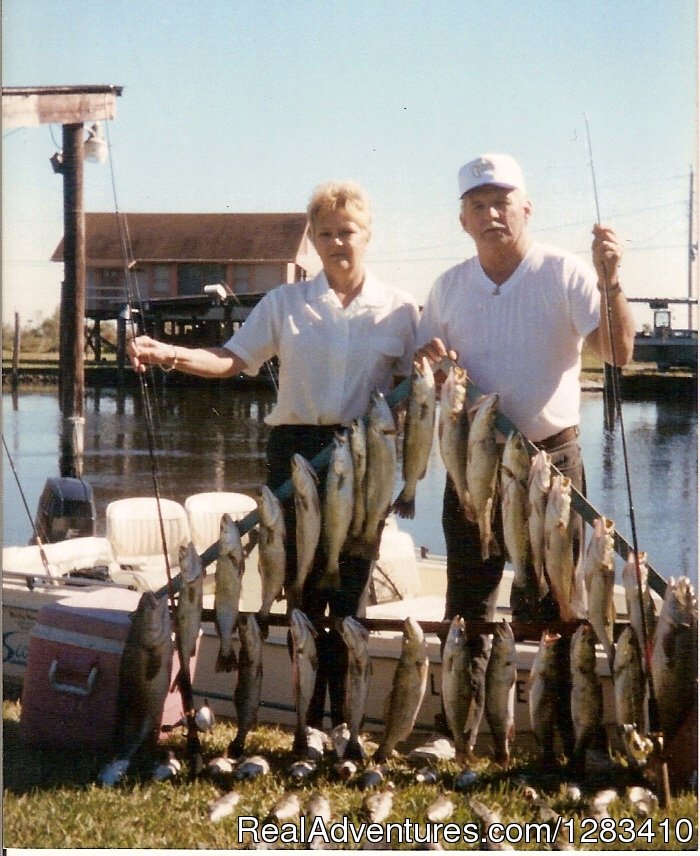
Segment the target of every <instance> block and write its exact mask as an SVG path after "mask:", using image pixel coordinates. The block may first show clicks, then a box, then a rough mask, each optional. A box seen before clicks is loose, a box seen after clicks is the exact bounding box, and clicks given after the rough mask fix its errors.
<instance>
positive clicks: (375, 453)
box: [362, 389, 396, 545]
mask: <svg viewBox="0 0 700 856" xmlns="http://www.w3.org/2000/svg"><path fill="white" fill-rule="evenodd" d="M395 470H396V423H395V422H394V417H393V416H392V413H391V409H390V408H389V405H388V404H387V401H386V399H385V398H384V396H383V395H382V393H381V392H380V391H379V390H378V389H375V390H373V392H372V394H371V397H370V406H369V412H368V416H367V476H366V478H367V488H366V505H365V526H364V529H363V532H362V540H363V541H364V542H365V543H366V544H370V545H376V544H377V541H378V539H379V536H380V531H381V526H382V524H383V523H384V520H385V518H386V516H387V514H388V513H389V511H390V510H391V500H392V496H393V493H394V472H395Z"/></svg>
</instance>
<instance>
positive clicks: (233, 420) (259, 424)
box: [3, 384, 698, 582]
mask: <svg viewBox="0 0 700 856" xmlns="http://www.w3.org/2000/svg"><path fill="white" fill-rule="evenodd" d="M272 403H273V394H272V393H271V392H268V391H266V390H260V389H253V388H245V389H231V388H228V389H224V388H221V387H218V386H217V385H214V384H212V385H210V386H208V385H204V386H202V387H196V388H190V389H184V390H183V389H177V390H174V389H170V390H167V393H166V394H165V395H161V397H160V398H159V400H158V402H157V405H156V406H155V407H154V411H155V413H156V420H155V421H156V429H155V433H156V446H157V448H158V449H159V450H160V451H159V452H158V457H157V465H156V469H157V474H158V480H159V485H160V494H161V496H162V497H167V498H170V499H175V500H177V501H179V502H184V500H185V498H186V497H187V496H188V495H189V494H192V493H198V492H201V491H208V490H242V491H245V490H246V489H247V488H250V487H251V486H252V485H253V484H256V483H259V482H261V481H263V480H264V477H265V458H264V450H265V442H266V437H267V431H268V429H267V426H266V425H265V423H264V421H263V420H264V417H265V415H266V414H267V413H269V411H270V409H271V407H272ZM3 405H4V407H3V432H4V436H5V441H6V443H7V445H8V448H9V451H10V455H11V456H12V460H13V462H14V464H15V468H16V470H17V474H18V477H19V481H20V483H21V486H22V490H23V492H24V495H25V497H26V501H27V505H28V506H29V510H30V513H31V515H32V516H34V515H35V513H36V507H37V501H38V499H39V495H40V493H41V490H42V488H43V485H44V482H45V480H46V478H47V477H49V476H56V475H58V474H59V472H58V459H59V436H60V421H61V420H60V414H59V412H58V399H57V395H56V393H55V392H53V391H51V392H26V393H25V392H22V393H21V394H20V395H19V396H18V397H17V398H16V399H15V403H13V399H12V396H11V395H9V394H7V395H3ZM602 406H603V405H602V399H601V396H600V395H597V394H584V397H583V404H582V424H581V443H582V446H583V450H584V459H585V463H586V474H587V479H588V497H589V499H590V501H591V502H592V504H593V505H594V506H595V507H596V508H597V509H598V510H599V511H601V512H602V513H604V514H605V515H606V516H608V517H611V518H613V519H614V520H615V523H616V526H617V528H618V530H619V531H620V533H621V534H622V535H623V536H624V537H625V538H627V540H628V541H630V542H631V540H632V539H631V526H630V516H629V502H628V493H627V483H626V479H625V470H624V463H623V456H622V445H621V438H620V433H619V429H616V431H615V432H614V434H613V436H612V437H611V436H609V435H606V432H605V431H604V430H603V414H602ZM85 417H86V423H85V454H84V476H85V478H86V479H87V480H88V481H89V482H90V484H91V485H92V486H93V489H94V493H95V502H96V506H97V514H98V533H97V534H100V535H102V534H104V509H105V507H106V505H107V503H109V502H111V501H112V500H113V499H119V498H121V497H124V496H144V495H153V492H154V491H153V478H152V463H151V458H150V456H149V453H148V437H147V433H146V427H145V418H144V415H143V409H142V406H141V402H140V399H139V397H138V393H132V392H131V391H127V392H118V391H116V390H113V389H103V390H101V391H97V390H94V389H91V390H89V391H88V396H87V401H86V407H85ZM623 417H624V423H625V435H626V441H627V451H628V458H629V461H630V480H631V486H632V500H633V505H634V510H635V519H636V526H637V536H638V542H639V546H640V549H642V550H646V551H647V553H648V557H649V561H650V562H651V564H652V565H653V566H654V567H655V568H656V570H657V571H659V573H661V574H662V575H663V576H665V577H668V576H671V575H673V576H679V575H686V576H689V577H690V578H691V579H693V580H694V581H696V582H697V531H698V517H697V413H696V409H695V403H694V402H692V403H691V402H683V401H678V400H668V399H665V400H660V401H644V402H638V401H626V402H625V403H624V405H623ZM444 478H445V476H444V467H443V465H442V461H441V459H440V454H439V451H438V449H437V444H434V446H433V452H432V456H431V461H430V466H429V468H428V472H427V474H426V477H425V479H424V480H423V481H422V482H420V484H419V486H418V495H417V514H416V518H415V519H414V520H411V521H401V526H402V528H404V529H405V530H406V531H408V532H410V534H411V535H412V536H413V538H414V540H415V543H416V544H417V545H422V546H425V547H427V548H428V550H429V551H430V552H431V553H433V554H438V555H439V554H444V551H445V543H444V539H443V535H442V528H441V524H440V515H441V502H442V491H443V487H444ZM396 484H397V487H396V493H398V490H399V489H400V472H397V482H396ZM3 500H4V501H3V542H4V544H6V545H10V544H24V543H27V541H28V540H29V537H30V535H31V523H30V520H29V516H28V515H27V511H26V510H25V507H24V504H23V500H22V497H21V494H20V492H19V489H18V487H17V484H16V480H15V478H14V475H13V473H12V470H11V468H10V467H9V466H8V464H7V457H6V456H5V458H4V467H3ZM620 570H621V565H620V563H618V573H619V571H620Z"/></svg>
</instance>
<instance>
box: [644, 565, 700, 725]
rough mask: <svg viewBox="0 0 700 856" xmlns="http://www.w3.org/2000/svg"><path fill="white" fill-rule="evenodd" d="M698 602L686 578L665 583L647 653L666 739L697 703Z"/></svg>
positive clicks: (660, 720)
mask: <svg viewBox="0 0 700 856" xmlns="http://www.w3.org/2000/svg"><path fill="white" fill-rule="evenodd" d="M697 674H698V602H697V599H696V597H695V591H694V589H693V586H692V585H691V582H690V580H689V579H688V578H687V577H681V578H680V579H679V580H675V579H674V578H673V577H671V579H670V580H669V582H668V585H667V586H666V593H665V595H664V602H663V605H662V607H661V612H660V614H659V621H658V624H657V625H656V634H655V637H654V648H653V651H652V655H651V675H652V680H653V684H654V694H655V696H656V703H657V707H658V712H659V725H660V726H661V731H662V732H663V734H664V737H665V739H666V740H669V739H670V738H671V737H673V735H674V734H675V733H676V731H677V730H678V727H679V726H680V724H681V723H682V722H683V720H684V719H685V717H686V716H687V715H688V713H689V712H690V710H691V709H692V707H693V703H694V702H697V692H698V690H697Z"/></svg>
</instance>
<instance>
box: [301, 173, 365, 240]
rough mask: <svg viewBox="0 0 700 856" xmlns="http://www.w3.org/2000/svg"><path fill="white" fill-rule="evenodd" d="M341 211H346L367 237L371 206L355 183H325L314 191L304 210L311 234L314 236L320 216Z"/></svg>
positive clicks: (361, 189) (362, 190)
mask: <svg viewBox="0 0 700 856" xmlns="http://www.w3.org/2000/svg"><path fill="white" fill-rule="evenodd" d="M341 209H343V210H345V211H347V213H348V215H349V217H350V218H351V219H352V220H353V221H354V222H355V223H357V225H358V226H360V227H361V228H363V229H364V230H365V231H366V232H367V234H368V235H369V233H370V231H371V228H372V206H371V203H370V200H369V195H368V194H367V191H366V190H365V189H364V188H363V187H361V186H360V185H359V184H357V182H355V181H326V182H324V183H323V184H319V186H318V187H317V188H316V189H315V190H314V192H313V193H312V194H311V199H310V200H309V204H308V206H307V208H306V216H307V217H308V220H309V229H310V231H311V234H312V235H313V234H314V230H315V228H316V221H317V220H318V217H319V216H320V215H321V214H328V213H330V212H331V211H338V210H341Z"/></svg>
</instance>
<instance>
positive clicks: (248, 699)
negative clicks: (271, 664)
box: [228, 612, 263, 757]
mask: <svg viewBox="0 0 700 856" xmlns="http://www.w3.org/2000/svg"><path fill="white" fill-rule="evenodd" d="M238 635H239V638H240V640H241V648H240V651H239V655H238V660H239V662H238V682H237V683H236V689H235V691H234V694H233V700H234V704H235V706H236V719H237V723H238V731H237V733H236V738H235V740H232V741H231V743H230V745H229V748H228V754H229V755H230V756H231V757H238V756H239V755H242V754H243V752H244V751H245V741H246V737H247V736H248V732H249V731H250V730H251V729H252V728H255V726H256V725H257V721H258V708H259V707H260V693H261V691H262V676H263V659H262V658H263V655H262V638H261V635H260V627H259V626H258V622H257V621H256V618H255V615H253V613H252V612H249V613H248V614H247V615H245V616H241V618H240V620H239V622H238Z"/></svg>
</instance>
